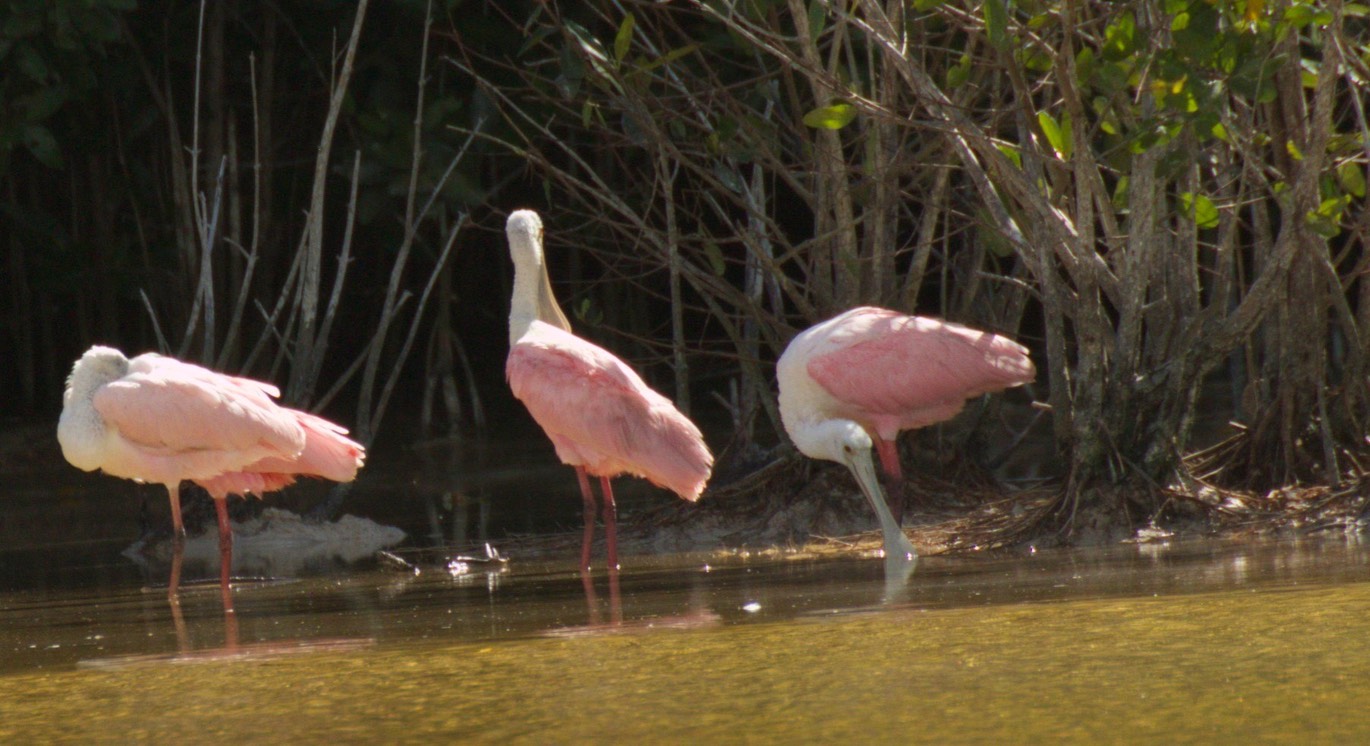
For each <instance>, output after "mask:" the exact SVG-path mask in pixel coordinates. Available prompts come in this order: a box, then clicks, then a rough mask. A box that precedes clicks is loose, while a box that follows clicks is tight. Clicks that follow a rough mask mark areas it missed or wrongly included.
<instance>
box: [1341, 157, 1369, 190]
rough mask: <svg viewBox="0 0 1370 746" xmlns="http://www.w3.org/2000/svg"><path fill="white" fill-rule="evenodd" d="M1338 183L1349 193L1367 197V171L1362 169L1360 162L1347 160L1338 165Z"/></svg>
mask: <svg viewBox="0 0 1370 746" xmlns="http://www.w3.org/2000/svg"><path fill="white" fill-rule="evenodd" d="M1337 183H1339V184H1341V188H1342V190H1343V191H1345V192H1346V193H1347V194H1349V195H1351V196H1353V197H1357V198H1364V197H1365V172H1364V171H1362V170H1361V167H1360V164H1359V163H1356V162H1355V161H1347V162H1345V163H1343V164H1341V165H1340V166H1337Z"/></svg>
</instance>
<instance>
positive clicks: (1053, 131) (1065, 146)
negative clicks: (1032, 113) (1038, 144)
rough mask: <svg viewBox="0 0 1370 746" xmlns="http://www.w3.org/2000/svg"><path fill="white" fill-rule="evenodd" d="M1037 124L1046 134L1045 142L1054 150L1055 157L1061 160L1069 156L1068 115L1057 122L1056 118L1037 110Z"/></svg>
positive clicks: (1069, 134)
mask: <svg viewBox="0 0 1370 746" xmlns="http://www.w3.org/2000/svg"><path fill="white" fill-rule="evenodd" d="M1037 124H1038V125H1040V126H1041V128H1042V134H1044V135H1046V136H1047V143H1048V144H1049V145H1051V149H1052V150H1054V151H1056V157H1057V158H1060V159H1062V160H1066V159H1069V158H1070V152H1071V148H1070V146H1071V131H1070V129H1071V128H1070V115H1066V116H1065V117H1064V118H1063V119H1062V121H1061V122H1060V123H1059V124H1058V123H1057V122H1056V119H1055V118H1054V117H1052V116H1051V115H1050V114H1048V113H1047V112H1045V111H1039V112H1037Z"/></svg>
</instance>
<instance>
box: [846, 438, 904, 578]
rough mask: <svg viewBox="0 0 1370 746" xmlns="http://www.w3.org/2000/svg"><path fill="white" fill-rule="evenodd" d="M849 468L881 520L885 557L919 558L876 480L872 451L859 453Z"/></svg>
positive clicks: (848, 465) (853, 458)
mask: <svg viewBox="0 0 1370 746" xmlns="http://www.w3.org/2000/svg"><path fill="white" fill-rule="evenodd" d="M847 467H848V468H849V469H851V473H852V475H853V476H855V477H856V483H857V484H859V485H861V491H862V492H864V493H865V494H866V500H867V501H868V502H870V504H871V507H872V508H875V515H876V517H877V518H879V519H880V531H881V532H882V533H884V535H885V557H886V558H890V557H905V558H908V559H912V558H914V557H917V556H918V552H917V551H915V550H914V548H913V544H912V543H910V542H909V537H907V536H905V535H904V532H903V531H902V530H901V529H900V528H899V523H898V522H897V521H895V520H894V515H893V514H892V513H890V508H889V505H887V504H886V503H885V491H884V490H882V489H880V482H879V481H878V480H877V479H876V478H875V464H874V463H873V462H872V461H871V454H870V451H859V452H857V453H856V455H854V456H853V457H852V460H851V463H849V464H847Z"/></svg>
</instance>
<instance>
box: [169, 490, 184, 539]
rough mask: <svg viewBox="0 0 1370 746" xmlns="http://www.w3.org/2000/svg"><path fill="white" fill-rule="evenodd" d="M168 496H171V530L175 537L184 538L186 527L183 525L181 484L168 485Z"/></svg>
mask: <svg viewBox="0 0 1370 746" xmlns="http://www.w3.org/2000/svg"><path fill="white" fill-rule="evenodd" d="M166 490H167V494H169V495H171V529H172V533H173V534H174V535H175V536H179V537H184V536H185V535H186V527H185V525H184V524H182V523H181V485H180V483H179V482H178V483H176V484H168V485H167V486H166Z"/></svg>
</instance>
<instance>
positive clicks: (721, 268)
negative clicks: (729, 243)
mask: <svg viewBox="0 0 1370 746" xmlns="http://www.w3.org/2000/svg"><path fill="white" fill-rule="evenodd" d="M704 258H706V259H708V260H709V269H711V270H713V273H714V275H715V276H717V277H722V276H723V273H724V272H725V271H727V269H728V265H727V264H725V263H724V262H723V250H722V249H720V248H718V244H716V243H714V242H713V241H709V242H708V243H706V244H704Z"/></svg>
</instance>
